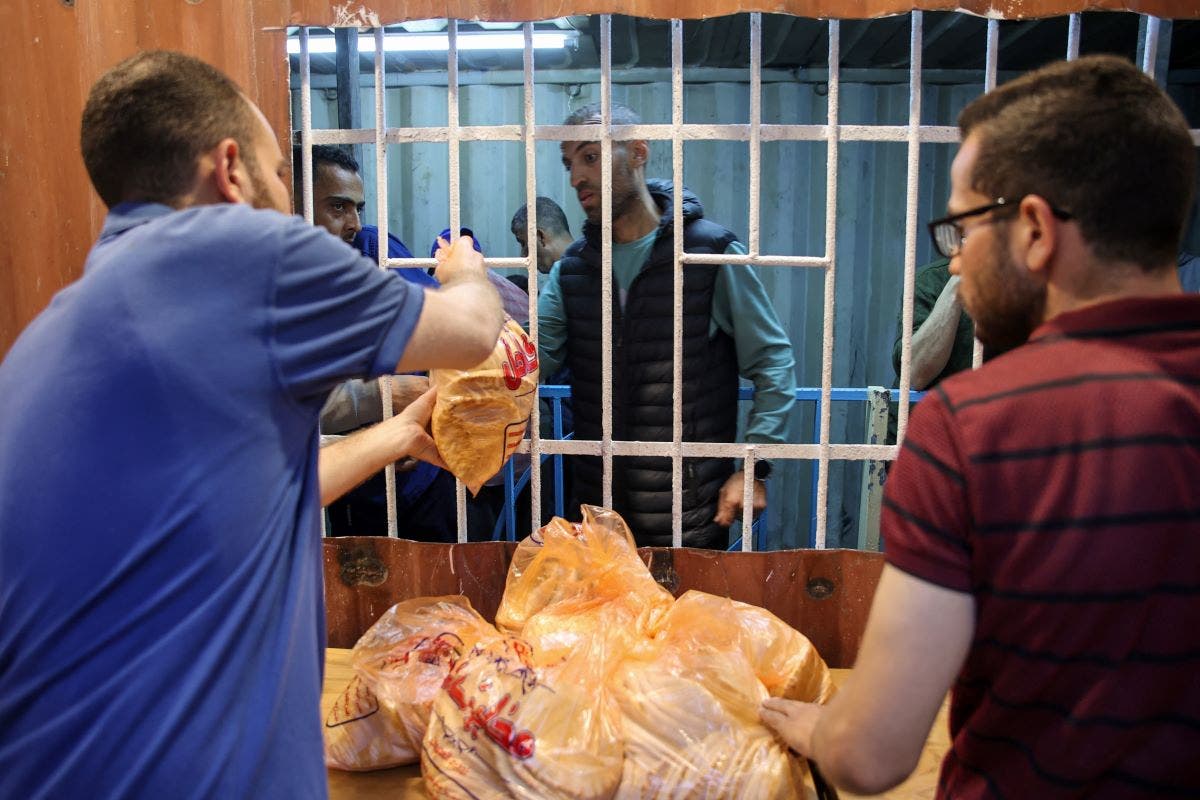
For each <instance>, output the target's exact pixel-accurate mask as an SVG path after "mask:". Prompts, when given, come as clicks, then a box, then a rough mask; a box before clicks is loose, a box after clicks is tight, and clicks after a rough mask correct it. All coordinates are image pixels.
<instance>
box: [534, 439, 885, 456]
mask: <svg viewBox="0 0 1200 800" xmlns="http://www.w3.org/2000/svg"><path fill="white" fill-rule="evenodd" d="M602 444H603V443H602V442H601V441H600V440H599V439H564V440H555V439H543V440H542V452H543V453H544V454H553V455H569V456H572V455H582V456H598V455H600V453H601V445H602ZM747 447H748V445H745V444H740V443H735V442H689V441H684V442H683V446H682V452H683V456H684V458H744V457H745V455H746V448H747ZM753 447H754V452H755V458H756V459H764V458H766V459H772V458H784V459H805V460H809V461H815V460H816V459H818V458H819V457H820V455H821V445H820V444H783V443H779V444H764V443H758V444H755V445H753ZM673 448H674V443H673V442H629V441H621V440H618V441H614V442H613V443H612V453H613V455H616V456H656V457H661V458H670V457H671V456H672V455H673V454H674V449H673ZM516 452H518V453H528V452H529V442H527V441H526V442H522V443H521V444H520V445H519V446H518V447H517V450H516ZM828 452H829V458H830V460H831V461H865V460H872V459H874V460H881V459H892V458H895V457H896V453H897V452H898V448H897V447H896V445H890V444H830V445H829V448H828Z"/></svg>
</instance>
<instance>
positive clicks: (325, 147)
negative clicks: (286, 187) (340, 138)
mask: <svg viewBox="0 0 1200 800" xmlns="http://www.w3.org/2000/svg"><path fill="white" fill-rule="evenodd" d="M303 153H304V151H303V150H302V149H301V147H300V145H295V146H294V147H292V175H294V176H295V182H296V184H297V185H299V183H300V173H301V166H300V164H301V157H302V156H303ZM312 164H313V178H314V179H315V178H316V176H317V173H318V171H319V170H320V169H321V165H322V164H329V165H330V166H333V167H341V168H342V169H344V170H348V171H350V172H353V173H354V174H355V175H357V174H358V173H359V172H361V171H362V168H361V167H360V166H359V164H358V160H357V159H355V158H354V156H353V155H352V154H351V153H350V148H349V147H345V146H343V145H339V144H314V145H313V147H312Z"/></svg>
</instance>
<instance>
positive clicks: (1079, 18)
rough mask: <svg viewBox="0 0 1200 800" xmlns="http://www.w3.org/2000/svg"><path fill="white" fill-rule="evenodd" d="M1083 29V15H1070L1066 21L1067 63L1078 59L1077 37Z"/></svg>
mask: <svg viewBox="0 0 1200 800" xmlns="http://www.w3.org/2000/svg"><path fill="white" fill-rule="evenodd" d="M1082 28H1083V15H1081V14H1079V13H1075V14H1072V15H1071V16H1070V17H1069V18H1068V21H1067V61H1074V60H1075V59H1077V58H1079V35H1080V33H1081V32H1082Z"/></svg>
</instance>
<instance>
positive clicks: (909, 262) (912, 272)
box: [896, 12, 994, 441]
mask: <svg viewBox="0 0 1200 800" xmlns="http://www.w3.org/2000/svg"><path fill="white" fill-rule="evenodd" d="M917 13H920V12H914V19H913V29H914V30H916V33H915V34H914V35H913V39H912V41H911V43H910V47H911V49H912V61H911V64H910V65H909V66H910V71H911V75H910V82H909V86H908V91H909V96H908V127H909V139H908V172H907V176H906V184H905V186H906V189H905V191H906V192H907V194H906V195H905V199H906V203H907V205H906V207H905V215H904V300H903V303H902V305H901V309H902V311H901V322H900V324H901V329H902V331H903V333H902V338H901V344H900V376H899V377H900V392H901V395H900V409H899V411H898V413H897V422H896V439H897V441H903V439H904V432H905V431H906V430H907V428H908V412H909V398H908V392H909V391H911V390H912V334H913V330H912V326H913V295H914V288H913V287H914V285H915V280H916V277H915V276H916V272H917V201H918V197H919V195H918V192H917V186H918V175H919V172H920V165H921V142H920V139H919V138H918V137H917V133H916V128H917V126H919V125H920V123H921V64H922V62H923V58H922V56H923V52H922V43H921V38H920V30H919V28H920V20H919V19H918V18H916V14H917ZM993 21H994V20H993ZM989 24H990V22H989Z"/></svg>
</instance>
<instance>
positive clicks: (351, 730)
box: [325, 595, 499, 770]
mask: <svg viewBox="0 0 1200 800" xmlns="http://www.w3.org/2000/svg"><path fill="white" fill-rule="evenodd" d="M497 638H499V634H498V633H497V631H496V629H495V628H494V627H492V626H491V625H489V624H488V622H487V621H486V620H485V619H484V618H483V617H481V616H479V614H478V613H476V612H475V610H474V609H473V608H471V604H470V602H469V601H468V600H467V598H465V597H463V596H461V595H452V596H447V597H421V598H415V599H412V600H406V601H404V602H402V603H398V604H397V605H395V606H392V608H390V609H389V610H388V611H387V612H385V613H384V615H383V616H382V617H380V618H379V619H378V620H377V621H376V622H375V624H374V625H372V626H371V627H370V629H369V630H367V632H366V633H364V634H363V635H362V637H361V638H360V639H359V640H358V643H357V644H355V645H354V650H353V652H352V653H351V664H352V666H353V668H354V672H355V676H354V678H353V679H352V680H351V681H350V684H349V685H348V686H347V687H346V691H345V692H343V693H342V696H341V697H340V698H339V699H338V701H337V703H335V704H334V706H333V708H332V709H330V712H329V716H328V717H327V718H326V720H325V763H326V765H327V766H330V767H334V768H335V769H346V770H370V769H382V768H384V767H393V766H398V765H400V764H412V763H415V762H416V761H417V760H418V758H419V757H420V749H421V740H422V739H423V738H424V737H425V729H426V727H428V724H429V709H430V706H431V705H432V703H433V699H434V697H435V696H436V695H437V693H438V691H440V689H441V687H442V683H443V682H444V681H445V679H446V676H447V675H448V674H450V667H451V665H452V664H454V663H455V662H456V661H457V660H458V659H460V658H462V657H463V656H464V655H465V654H466V653H467V652H469V651H470V650H471V648H472V647H474V646H475V645H476V644H477V643H478V642H479V641H481V640H491V639H497Z"/></svg>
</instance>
